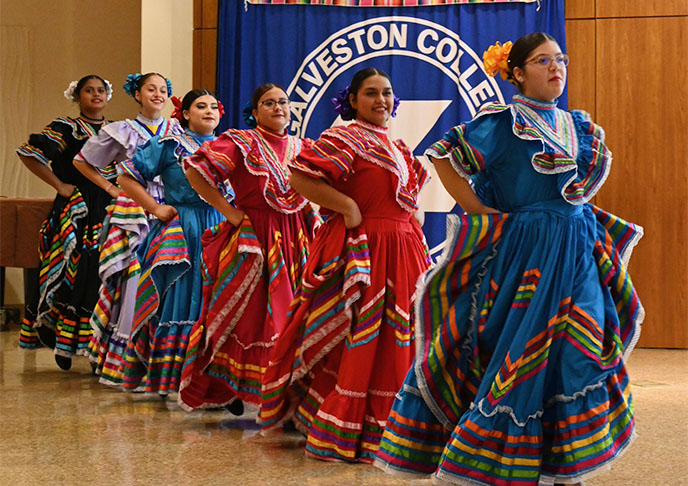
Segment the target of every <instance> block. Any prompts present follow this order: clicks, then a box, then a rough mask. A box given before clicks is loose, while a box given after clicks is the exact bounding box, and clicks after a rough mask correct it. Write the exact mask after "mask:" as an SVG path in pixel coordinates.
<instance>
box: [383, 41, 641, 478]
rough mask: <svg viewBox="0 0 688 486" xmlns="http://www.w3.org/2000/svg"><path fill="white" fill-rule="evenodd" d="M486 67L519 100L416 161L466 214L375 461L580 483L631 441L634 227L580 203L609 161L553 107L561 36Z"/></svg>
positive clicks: (457, 222)
mask: <svg viewBox="0 0 688 486" xmlns="http://www.w3.org/2000/svg"><path fill="white" fill-rule="evenodd" d="M484 59H485V67H486V70H487V71H488V72H492V73H493V74H495V73H496V72H500V74H501V75H502V78H503V79H508V80H509V81H511V82H513V83H514V84H515V85H516V86H517V87H518V89H519V91H520V94H518V95H516V96H514V97H513V101H512V103H511V104H510V105H498V104H492V105H488V106H486V107H485V108H483V109H482V110H481V112H480V113H479V114H478V115H477V116H476V118H475V119H474V120H473V121H471V122H469V123H466V124H464V125H459V126H456V127H454V128H452V129H450V130H449V131H448V132H447V133H446V134H445V136H444V138H443V139H442V140H440V141H439V142H437V143H435V144H434V145H432V146H431V147H430V148H429V149H428V150H427V151H426V154H427V155H429V156H430V158H431V159H432V160H433V163H434V164H435V167H436V168H437V173H438V174H439V176H440V178H441V180H442V183H443V184H444V186H445V187H446V188H447V190H448V191H449V193H450V194H451V195H452V196H453V197H454V198H455V199H456V201H457V202H458V203H459V205H460V206H461V207H462V208H464V210H466V211H467V212H468V214H466V215H463V216H461V217H459V218H458V219H453V220H452V223H451V227H452V231H450V234H449V236H448V245H447V247H446V250H445V253H444V255H443V256H442V260H441V263H440V264H439V265H438V266H437V267H436V268H435V269H434V270H433V271H432V272H431V273H430V274H429V275H428V277H427V281H426V284H425V286H424V287H423V289H422V294H421V296H420V302H419V306H418V313H419V315H418V320H419V323H418V328H417V329H418V334H417V344H416V346H417V354H416V361H415V364H414V367H413V368H412V369H411V370H410V371H409V374H408V376H407V378H406V381H405V382H404V385H403V387H402V388H401V390H400V392H399V397H398V398H397V400H396V401H395V403H394V407H393V409H392V412H391V413H390V417H389V420H388V421H387V428H386V430H385V433H384V436H383V439H382V441H381V443H380V450H379V453H378V460H377V465H378V466H380V467H382V468H384V469H386V470H388V471H405V472H416V473H425V474H431V473H432V474H434V475H435V476H436V477H437V478H438V479H440V480H444V481H446V482H448V483H455V484H464V485H500V486H501V485H503V486H511V485H513V486H515V485H519V486H535V485H537V484H553V483H554V484H581V482H582V481H583V480H584V479H585V478H586V477H587V476H588V475H590V474H592V473H594V472H595V471H597V470H599V469H600V468H603V467H606V466H608V465H609V464H610V463H611V462H612V461H613V460H614V459H615V458H616V457H618V455H619V454H620V453H621V452H623V451H624V450H625V448H626V447H627V446H628V445H629V444H630V442H631V440H632V439H633V436H634V419H633V402H632V396H631V393H630V385H629V379H628V375H627V373H626V367H625V362H626V359H627V357H628V355H629V354H630V352H631V350H632V349H633V347H634V346H635V343H636V341H637V339H638V337H639V332H640V323H641V321H642V319H643V316H644V312H643V309H642V306H641V304H640V302H639V300H638V296H637V295H636V292H635V290H634V288H633V284H632V283H631V279H630V276H629V275H628V273H627V270H626V264H627V262H628V259H629V257H630V254H631V250H632V248H633V247H634V245H635V244H636V242H637V241H638V239H639V238H640V237H641V236H642V228H640V227H639V226H635V225H633V224H630V223H627V222H625V221H623V220H622V219H620V218H618V217H616V216H614V215H612V214H609V213H607V212H605V211H604V210H602V209H600V208H597V207H595V206H592V205H591V204H588V201H589V200H590V199H591V198H592V197H593V196H594V195H595V193H596V192H597V191H598V190H599V188H600V187H601V186H602V184H603V183H604V180H605V179H606V177H607V174H608V173H609V168H610V164H611V153H610V151H609V150H608V149H607V147H606V146H605V144H604V132H603V130H602V129H601V127H599V126H598V125H596V124H595V123H593V122H592V120H591V119H590V116H589V115H588V114H587V113H584V112H581V111H565V110H563V109H560V108H557V98H559V96H560V95H561V94H562V92H563V90H564V86H565V83H566V72H567V71H566V67H567V64H568V57H567V56H566V55H565V54H563V53H562V52H561V49H560V47H559V45H558V44H557V42H556V41H555V40H554V39H553V38H552V37H550V36H549V35H547V34H543V33H534V34H529V35H526V36H524V37H521V38H520V39H518V40H517V41H516V43H515V44H513V47H512V46H511V43H510V42H509V43H507V44H505V45H504V46H501V45H499V43H498V44H497V45H495V46H493V47H491V48H490V50H488V51H487V52H486V54H485V55H484ZM469 180H472V182H473V186H472V187H471V185H469V183H468V181H469Z"/></svg>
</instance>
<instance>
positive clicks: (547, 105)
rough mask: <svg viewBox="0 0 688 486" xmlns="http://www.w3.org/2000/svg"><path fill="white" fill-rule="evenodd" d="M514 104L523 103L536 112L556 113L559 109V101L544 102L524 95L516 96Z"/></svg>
mask: <svg viewBox="0 0 688 486" xmlns="http://www.w3.org/2000/svg"><path fill="white" fill-rule="evenodd" d="M513 101H514V103H521V104H524V105H526V106H528V107H529V108H532V109H534V110H544V111H554V110H555V109H556V108H557V100H554V101H542V100H536V99H534V98H530V97H528V96H524V95H522V94H517V95H514V97H513Z"/></svg>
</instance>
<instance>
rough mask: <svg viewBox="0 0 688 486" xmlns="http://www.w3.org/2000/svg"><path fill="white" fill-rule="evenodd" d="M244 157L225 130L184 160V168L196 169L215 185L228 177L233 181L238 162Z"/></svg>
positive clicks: (209, 182) (186, 169)
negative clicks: (232, 177)
mask: <svg viewBox="0 0 688 486" xmlns="http://www.w3.org/2000/svg"><path fill="white" fill-rule="evenodd" d="M242 158H243V155H242V152H241V150H240V149H239V147H237V145H236V143H235V142H234V140H233V139H232V138H231V137H230V135H229V134H228V133H227V132H225V133H223V134H222V135H220V136H219V137H218V138H217V139H216V140H213V141H212V142H205V143H204V144H203V145H201V148H200V149H198V151H197V152H196V153H195V154H193V155H192V156H190V157H186V158H185V159H184V161H183V166H184V170H185V171H188V170H189V169H195V170H197V171H198V173H199V174H201V176H203V178H204V179H205V180H206V181H207V182H208V184H210V185H211V186H213V187H216V188H217V187H218V185H219V184H221V183H223V182H224V181H225V180H226V179H229V180H230V181H231V176H232V173H233V172H234V169H235V168H236V162H235V161H238V160H241V159H242Z"/></svg>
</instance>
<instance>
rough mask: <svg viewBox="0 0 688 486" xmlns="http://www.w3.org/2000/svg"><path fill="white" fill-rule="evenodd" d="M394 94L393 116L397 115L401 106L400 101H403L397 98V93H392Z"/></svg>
mask: <svg viewBox="0 0 688 486" xmlns="http://www.w3.org/2000/svg"><path fill="white" fill-rule="evenodd" d="M392 96H394V106H393V107H392V118H394V117H395V116H397V108H399V103H401V100H400V99H399V98H397V95H392Z"/></svg>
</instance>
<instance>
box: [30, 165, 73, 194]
mask: <svg viewBox="0 0 688 486" xmlns="http://www.w3.org/2000/svg"><path fill="white" fill-rule="evenodd" d="M19 158H20V159H21V161H22V163H23V164H24V165H25V166H26V168H27V169H29V170H30V171H31V172H32V173H33V174H34V175H35V176H36V177H38V178H39V179H40V180H42V181H43V182H45V183H46V184H49V185H51V186H52V187H53V188H54V189H55V190H56V191H57V193H58V194H59V195H60V196H62V197H64V198H69V197H70V196H71V195H72V193H73V192H74V189H75V186H74V185H72V184H67V183H65V182H62V181H61V180H60V178H59V177H57V176H56V175H55V173H54V172H53V171H52V170H50V167H48V166H47V165H45V164H42V163H40V162H39V161H38V160H36V159H34V158H33V157H29V156H27V155H20V156H19Z"/></svg>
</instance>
